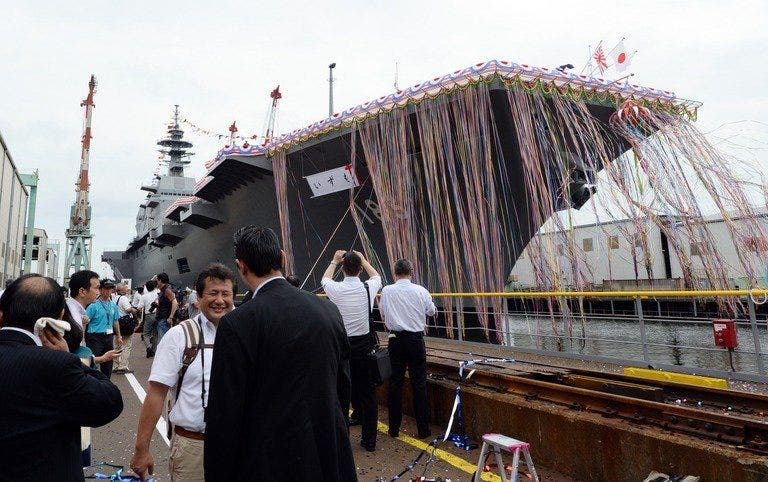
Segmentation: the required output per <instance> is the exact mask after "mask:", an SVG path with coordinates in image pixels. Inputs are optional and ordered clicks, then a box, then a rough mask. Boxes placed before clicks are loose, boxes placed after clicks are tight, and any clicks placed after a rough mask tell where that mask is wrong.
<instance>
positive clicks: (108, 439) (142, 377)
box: [91, 337, 573, 482]
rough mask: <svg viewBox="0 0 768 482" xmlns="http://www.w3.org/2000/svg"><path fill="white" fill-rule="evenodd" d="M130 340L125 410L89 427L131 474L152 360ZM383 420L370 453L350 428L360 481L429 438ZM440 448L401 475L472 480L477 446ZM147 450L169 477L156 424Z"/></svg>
mask: <svg viewBox="0 0 768 482" xmlns="http://www.w3.org/2000/svg"><path fill="white" fill-rule="evenodd" d="M134 343H135V345H134V348H133V351H132V353H131V360H130V362H129V364H130V367H131V369H132V370H134V373H132V374H128V375H124V374H113V375H112V381H113V382H114V383H115V384H116V385H117V386H118V387H119V388H120V391H121V392H122V394H123V403H124V407H125V408H124V409H123V413H122V414H121V415H120V416H119V417H118V418H117V419H116V420H114V421H113V422H112V423H110V424H108V425H106V426H104V427H99V428H96V429H93V431H92V447H93V449H92V454H93V455H92V460H93V463H94V464H97V463H101V462H107V463H110V464H115V465H122V466H124V467H126V469H125V470H126V473H132V472H130V470H128V468H127V467H128V465H129V462H130V460H131V455H132V454H133V446H134V442H135V440H136V427H137V425H138V416H139V411H140V410H141V401H140V398H139V395H140V394H141V392H142V390H143V391H144V392H146V390H147V388H148V382H147V378H148V377H149V371H150V368H151V361H152V360H151V359H148V358H146V356H145V350H144V347H143V345H141V341H140V340H139V338H138V337H136V339H135V340H134ZM137 392H138V393H137ZM386 422H387V412H386V408H385V407H383V406H379V434H378V440H377V444H376V451H375V452H373V453H370V452H366V451H365V450H364V449H363V448H362V447H360V427H359V426H355V427H351V428H350V440H351V442H352V449H353V452H354V457H355V464H356V466H357V474H358V478H359V480H360V481H361V482H372V481H376V480H378V477H383V480H386V481H389V480H391V479H392V477H393V476H394V475H396V474H398V473H399V472H400V471H402V470H403V469H404V468H405V467H406V466H407V465H408V464H410V463H411V462H412V461H413V459H414V458H416V456H417V455H418V454H419V453H420V452H421V450H422V449H423V448H425V447H426V444H427V443H428V442H429V441H426V443H425V441H422V440H417V439H416V435H415V434H416V425H415V422H414V420H413V419H412V418H410V417H404V420H403V424H402V425H403V426H402V428H401V432H400V437H398V438H396V439H395V438H392V437H390V436H389V435H388V434H387V426H386V425H385V424H386ZM444 431H445V427H438V426H436V425H433V426H432V433H433V434H434V435H435V436H437V435H438V434H440V433H441V432H444ZM438 448H439V450H438V451H436V456H435V458H434V461H433V462H432V463H430V465H429V468H428V470H427V472H426V473H425V472H424V462H425V461H426V460H427V458H428V457H427V455H428V454H427V455H425V456H424V457H422V461H421V464H420V465H418V466H417V467H416V468H415V469H414V470H413V472H412V473H411V474H410V475H409V474H406V475H404V476H403V478H402V479H400V480H402V481H405V480H411V479H412V478H413V477H415V476H428V477H442V478H443V479H450V480H452V481H465V482H466V481H471V480H472V473H473V471H474V466H476V465H477V458H478V457H479V450H472V451H464V450H461V449H457V448H456V447H455V446H453V444H451V443H441V444H439V446H438ZM151 450H152V455H153V458H154V463H155V480H156V481H158V482H165V481H170V477H169V475H168V453H169V448H168V445H167V442H166V440H165V439H164V437H162V436H161V435H160V433H159V431H158V430H157V429H156V430H155V431H154V432H153V436H152V445H151ZM505 461H511V456H510V457H509V460H507V459H505ZM535 462H536V459H535V448H534V463H535ZM97 470H98V471H100V472H102V473H106V474H112V473H114V470H115V469H111V468H109V467H107V466H104V467H100V468H98V469H97ZM536 470H537V472H538V473H539V476H540V479H541V480H547V481H558V482H566V481H572V480H573V479H571V478H568V477H565V476H563V475H562V474H560V473H558V472H557V471H554V470H548V469H547V468H545V467H540V466H536ZM91 472H93V471H91ZM524 472H526V471H525V469H523V470H522V472H521V475H522V478H521V479H520V480H523V481H525V480H529V479H528V477H525V476H524V475H523V473H524ZM274 480H276V481H278V480H291V477H290V467H286V468H285V473H283V474H275V478H274ZM483 480H501V479H500V478H499V477H498V476H495V477H492V476H491V475H490V474H488V473H486V474H485V475H484V477H483Z"/></svg>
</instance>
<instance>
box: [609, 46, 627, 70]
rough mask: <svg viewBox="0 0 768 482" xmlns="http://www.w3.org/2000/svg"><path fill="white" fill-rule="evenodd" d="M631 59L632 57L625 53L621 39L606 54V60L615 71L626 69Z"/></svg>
mask: <svg viewBox="0 0 768 482" xmlns="http://www.w3.org/2000/svg"><path fill="white" fill-rule="evenodd" d="M631 60H632V57H631V56H630V55H629V54H628V53H627V49H626V48H625V47H624V41H623V40H622V41H621V42H619V44H618V45H617V46H616V47H614V48H613V50H611V53H609V54H608V61H609V62H610V63H611V64H610V65H611V66H613V67H615V68H616V71H617V72H624V71H625V70H627V67H628V66H629V64H630V61H631Z"/></svg>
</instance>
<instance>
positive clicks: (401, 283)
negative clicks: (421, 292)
mask: <svg viewBox="0 0 768 482" xmlns="http://www.w3.org/2000/svg"><path fill="white" fill-rule="evenodd" d="M395 284H400V285H405V284H408V285H409V284H411V280H410V278H402V279H399V280H397V281H395Z"/></svg>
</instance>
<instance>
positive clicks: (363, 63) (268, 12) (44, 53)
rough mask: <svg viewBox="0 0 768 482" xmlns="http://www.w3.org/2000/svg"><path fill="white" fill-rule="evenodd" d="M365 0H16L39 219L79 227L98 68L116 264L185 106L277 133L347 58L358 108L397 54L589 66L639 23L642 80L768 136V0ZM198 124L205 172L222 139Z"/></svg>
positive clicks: (12, 134)
mask: <svg viewBox="0 0 768 482" xmlns="http://www.w3.org/2000/svg"><path fill="white" fill-rule="evenodd" d="M364 3H365V2H356V1H349V2H329V1H324V2H315V1H312V2H269V3H267V2H258V3H256V2H243V3H230V2H223V1H216V2H213V1H207V2H199V1H192V0H187V1H184V2H170V1H152V2H148V1H132V2H104V1H100V2H95V1H80V2H59V1H56V2H54V1H35V2H19V1H12V0H0V12H2V13H1V14H0V18H2V22H1V23H2V26H1V27H0V132H2V134H3V136H4V138H5V140H6V142H7V143H8V147H9V149H10V151H11V155H12V156H13V158H14V160H15V162H16V164H17V165H18V166H19V168H20V169H21V170H23V171H29V170H32V169H35V168H36V169H39V171H40V187H39V197H38V204H37V220H36V225H37V226H39V227H42V228H44V229H46V231H47V232H48V235H49V237H51V238H56V239H61V240H62V242H63V241H64V230H65V229H66V226H67V223H68V214H69V208H70V205H71V203H72V201H73V199H74V182H75V179H76V176H77V170H78V164H79V158H80V136H81V133H82V116H83V112H82V108H81V107H80V101H81V100H82V99H83V98H84V97H85V95H86V93H87V83H88V79H89V76H90V74H91V73H94V74H95V75H96V76H97V80H98V82H99V86H98V91H97V93H96V97H95V103H96V109H95V111H94V116H93V141H92V150H91V177H90V179H91V204H92V207H93V214H94V218H93V222H92V231H93V233H94V235H95V238H94V253H93V261H94V263H93V264H94V267H95V268H96V269H97V271H101V272H102V273H110V270H109V269H108V268H107V267H106V266H105V265H103V264H102V263H101V262H100V261H99V260H100V257H101V252H102V251H103V250H112V249H124V248H125V247H126V245H127V242H128V240H130V239H131V238H132V237H133V236H134V235H135V228H134V219H135V215H136V210H137V205H138V204H139V203H140V202H141V200H142V198H143V197H144V194H145V193H142V192H141V191H139V185H140V184H141V183H142V181H146V180H149V179H150V177H151V173H152V171H153V170H154V169H155V167H156V164H157V152H156V149H157V146H156V145H155V142H156V140H157V139H159V138H160V137H162V136H163V134H164V128H165V124H166V122H167V120H168V118H169V116H170V113H171V110H172V106H173V104H180V105H181V106H182V110H183V115H184V116H185V117H187V118H188V119H190V120H192V121H194V122H195V123H197V124H199V125H201V126H203V127H206V128H210V129H215V130H219V131H224V132H226V129H227V127H228V126H229V124H230V123H231V122H232V121H233V120H237V122H238V126H239V127H240V129H241V131H243V132H248V133H250V132H259V133H261V131H262V128H263V124H264V119H265V115H266V112H267V108H268V104H269V97H268V96H269V92H270V91H271V90H272V89H273V88H274V87H275V86H276V85H277V84H280V89H281V91H282V92H283V99H282V103H281V108H280V116H279V123H278V129H277V131H279V132H284V131H286V130H292V129H294V128H297V127H301V126H304V125H307V124H309V123H311V122H314V121H316V120H319V119H321V118H323V117H324V116H325V115H326V113H327V102H328V99H327V95H328V83H327V78H328V72H327V66H328V64H329V63H330V62H331V61H335V62H336V63H337V68H336V71H335V72H336V76H337V77H338V82H337V83H336V89H335V99H336V110H337V111H341V110H342V109H344V108H347V107H350V106H352V105H355V104H358V103H361V102H364V101H367V100H370V99H372V98H375V97H379V96H381V95H385V94H388V93H390V92H391V91H392V90H393V80H394V70H395V69H394V66H395V61H398V62H399V71H400V86H401V87H402V86H407V85H412V84H415V83H418V82H421V81H422V80H425V79H430V78H433V77H436V76H438V75H442V74H445V73H447V72H451V71H453V70H455V69H458V68H463V67H466V66H469V65H472V64H474V63H476V62H480V61H484V60H489V59H494V58H495V59H501V60H512V61H515V62H519V63H527V64H532V65H538V66H545V67H548V66H557V65H560V64H563V63H567V62H570V63H573V64H576V65H577V67H579V68H580V67H581V66H582V65H583V64H584V63H585V61H586V59H587V56H588V46H589V45H593V46H594V45H595V44H596V43H597V42H598V41H599V40H601V39H603V40H604V41H605V43H606V44H607V46H608V47H610V46H612V45H613V44H615V43H616V42H617V41H618V40H619V39H620V38H621V37H626V45H627V47H628V49H629V50H635V49H637V50H638V53H637V55H636V56H635V57H634V59H633V65H632V66H631V67H630V70H631V71H632V72H634V73H635V77H634V78H633V80H632V82H633V83H637V84H641V85H647V86H651V87H657V88H663V89H666V90H672V91H674V92H676V93H677V94H678V96H680V97H684V98H691V99H696V100H700V101H702V102H703V103H704V106H703V108H702V109H701V110H700V116H699V124H700V126H701V128H702V129H703V130H712V129H715V128H717V127H718V126H720V125H722V124H725V123H730V122H736V121H743V120H751V121H755V122H751V123H749V124H746V123H739V124H733V125H731V126H730V127H729V128H730V131H728V132H730V133H733V132H734V131H735V132H736V133H737V134H740V135H744V132H743V131H744V130H747V128H748V131H749V132H748V136H749V138H752V139H756V142H757V144H758V147H759V145H760V143H762V142H765V141H766V138H767V137H768V136H766V132H768V128H767V127H766V126H767V125H768V115H767V114H766V110H767V109H768V94H766V93H765V92H766V80H765V79H766V77H768V54H767V51H768V42H766V40H768V35H767V34H766V25H768V7H766V4H765V2H719V1H717V2H706V1H690V2H649V1H646V2H637V1H633V2H616V1H611V2H605V3H603V4H602V5H601V2H589V3H584V2H571V1H569V2H542V1H536V2H500V1H495V2H494V1H491V2H466V1H465V2H448V1H442V2H413V1H389V2H380V4H381V6H361V5H362V4H364ZM25 4H26V5H25ZM734 126H735V127H734ZM188 137H189V139H190V140H191V141H192V142H194V143H195V149H194V151H195V152H196V153H197V154H196V155H195V156H194V157H193V158H192V160H193V164H192V166H191V173H192V174H194V175H195V176H196V177H199V176H200V175H201V174H202V173H203V172H204V168H203V164H204V163H205V162H206V161H207V160H208V159H210V158H211V157H212V156H213V155H214V153H215V152H216V151H217V150H218V148H219V147H220V146H221V143H220V142H219V141H218V140H213V139H210V138H206V137H199V136H197V135H195V134H193V133H189V134H188ZM762 147H766V146H765V145H763V146H762ZM752 154H753V153H750V155H752ZM759 155H762V154H759ZM762 161H763V162H765V161H766V158H765V156H763V157H762ZM201 255H204V253H201ZM62 256H63V243H62Z"/></svg>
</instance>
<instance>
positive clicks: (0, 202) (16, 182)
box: [0, 134, 29, 284]
mask: <svg viewBox="0 0 768 482" xmlns="http://www.w3.org/2000/svg"><path fill="white" fill-rule="evenodd" d="M0 164H1V165H0V283H2V284H4V283H5V281H6V280H7V279H12V278H16V277H17V276H19V275H20V274H21V271H22V268H23V264H24V263H23V255H22V246H23V241H24V228H25V221H26V217H27V205H28V201H29V191H28V190H27V188H26V187H25V186H24V181H23V176H22V175H21V174H20V173H19V171H18V169H17V168H16V164H15V163H14V162H13V158H12V157H11V153H10V152H9V150H8V146H7V145H6V143H5V139H3V136H2V135H1V134H0Z"/></svg>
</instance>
